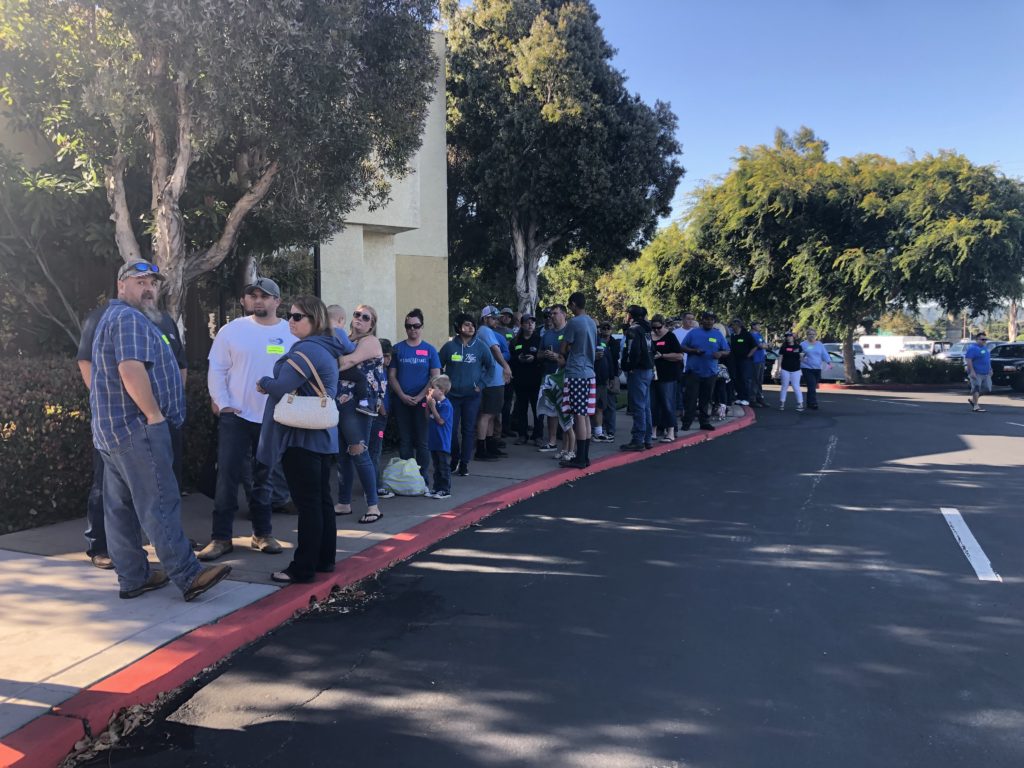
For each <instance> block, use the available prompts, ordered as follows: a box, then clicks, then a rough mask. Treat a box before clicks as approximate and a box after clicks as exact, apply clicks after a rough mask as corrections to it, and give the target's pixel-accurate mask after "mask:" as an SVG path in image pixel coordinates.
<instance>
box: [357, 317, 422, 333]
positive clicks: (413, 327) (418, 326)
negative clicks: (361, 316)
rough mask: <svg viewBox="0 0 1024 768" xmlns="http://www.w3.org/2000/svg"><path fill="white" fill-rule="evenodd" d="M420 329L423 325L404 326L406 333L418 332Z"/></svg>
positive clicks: (408, 324) (407, 324)
mask: <svg viewBox="0 0 1024 768" xmlns="http://www.w3.org/2000/svg"><path fill="white" fill-rule="evenodd" d="M367 319H369V318H367ZM422 327H423V323H406V324H405V330H407V331H414V330H418V329H420V328H422Z"/></svg>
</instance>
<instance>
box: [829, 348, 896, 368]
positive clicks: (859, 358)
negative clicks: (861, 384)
mask: <svg viewBox="0 0 1024 768" xmlns="http://www.w3.org/2000/svg"><path fill="white" fill-rule="evenodd" d="M825 349H827V350H828V351H829V353H830V354H831V353H833V352H834V353H835V354H837V355H839V359H840V360H842V359H843V345H842V344H838V343H836V342H829V343H827V344H826V345H825ZM884 359H885V358H884V357H882V356H881V355H865V354H864V347H862V346H861V345H860V344H854V345H853V365H854V367H855V368H856V369H857V372H858V373H860V374H862V375H863V373H864V372H865V371H868V370H870V369H871V364H872V363H879V362H881V361H882V360H884Z"/></svg>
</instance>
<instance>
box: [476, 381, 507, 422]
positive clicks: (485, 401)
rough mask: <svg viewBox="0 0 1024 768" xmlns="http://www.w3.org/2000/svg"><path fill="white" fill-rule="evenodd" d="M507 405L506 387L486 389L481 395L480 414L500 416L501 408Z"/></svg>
mask: <svg viewBox="0 0 1024 768" xmlns="http://www.w3.org/2000/svg"><path fill="white" fill-rule="evenodd" d="M503 405H505V385H504V384H502V385H501V386H498V387H484V391H483V393H482V394H481V395H480V413H484V414H487V415H488V416H500V415H501V407H502V406H503Z"/></svg>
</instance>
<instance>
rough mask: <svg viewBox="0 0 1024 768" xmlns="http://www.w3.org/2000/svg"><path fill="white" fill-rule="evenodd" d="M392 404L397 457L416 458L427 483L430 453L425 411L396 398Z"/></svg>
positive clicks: (418, 406)
mask: <svg viewBox="0 0 1024 768" xmlns="http://www.w3.org/2000/svg"><path fill="white" fill-rule="evenodd" d="M391 402H392V403H394V411H395V420H396V421H397V423H398V455H399V456H400V457H401V458H403V459H411V458H413V457H415V458H416V463H417V464H419V465H420V474H421V475H423V480H424V482H429V480H428V475H427V473H428V472H429V471H430V451H428V450H427V409H426V408H424V407H423V405H422V401H421V404H420V405H406V404H405V403H403V402H401V401H400V400H399V399H398V397H397V396H395V397H394V398H393V399H392V401H391Z"/></svg>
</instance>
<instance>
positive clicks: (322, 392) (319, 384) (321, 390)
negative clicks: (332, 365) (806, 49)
mask: <svg viewBox="0 0 1024 768" xmlns="http://www.w3.org/2000/svg"><path fill="white" fill-rule="evenodd" d="M294 353H295V354H296V355H298V356H299V357H301V358H302V359H303V360H305V361H306V365H308V366H309V370H310V371H311V372H312V374H313V378H314V379H315V380H316V383H315V384H314V383H313V382H310V386H312V387H313V391H314V392H316V393H317V395H319V396H320V397H327V389H326V388H325V387H324V383H323V381H322V380H321V379H320V374H319V373H317V372H316V367H315V366H314V365H313V363H312V362H311V361H310V359H309V358H308V357H306V355H305V354H304V353H303V352H299V351H298V350H295V351H294ZM288 364H289V365H291V367H292V368H294V369H295V370H296V371H298V372H299V373H300V374H302V376H303V377H304V378H306V379H307V380H308V379H309V377H308V376H306V373H305V372H304V371H303V370H302V368H300V367H299V365H298V363H296V362H295V361H294V360H292V359H291V358H288Z"/></svg>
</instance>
